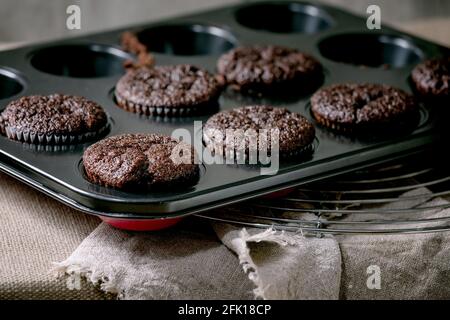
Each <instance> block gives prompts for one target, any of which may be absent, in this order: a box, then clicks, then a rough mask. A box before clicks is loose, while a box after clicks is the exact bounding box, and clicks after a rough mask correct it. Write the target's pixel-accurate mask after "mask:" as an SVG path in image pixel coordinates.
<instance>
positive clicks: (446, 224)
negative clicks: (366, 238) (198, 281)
mask: <svg viewBox="0 0 450 320" xmlns="http://www.w3.org/2000/svg"><path fill="white" fill-rule="evenodd" d="M433 158H434V156H433V155H432V154H423V155H420V156H415V157H410V158H406V159H402V160H397V161H394V162H390V163H388V164H384V165H378V166H374V167H370V168H368V169H364V170H358V171H355V172H352V173H349V174H344V175H341V176H338V177H334V178H331V179H328V180H324V181H320V182H315V183H311V184H307V185H302V186H300V187H298V188H296V189H294V190H293V191H292V192H290V193H289V194H287V195H285V196H283V197H280V198H259V199H256V200H251V201H247V202H243V203H240V204H238V205H234V206H230V207H226V208H224V209H221V210H216V211H213V212H208V213H207V214H197V216H198V217H201V218H204V219H209V220H213V221H219V222H225V223H230V224H235V225H240V226H245V227H255V228H268V227H272V228H274V229H278V230H286V231H293V232H299V233H302V234H308V235H316V236H322V235H324V234H375V233H379V234H400V233H426V232H441V231H449V230H450V172H449V171H450V170H449V168H448V165H446V164H448V163H450V162H447V161H443V160H442V159H441V160H440V161H436V160H434V159H433Z"/></svg>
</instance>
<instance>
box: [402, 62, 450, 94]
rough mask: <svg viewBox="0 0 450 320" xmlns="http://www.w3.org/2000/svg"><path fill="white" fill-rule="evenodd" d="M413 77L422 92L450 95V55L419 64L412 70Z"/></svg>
mask: <svg viewBox="0 0 450 320" xmlns="http://www.w3.org/2000/svg"><path fill="white" fill-rule="evenodd" d="M411 78H412V79H413V81H414V83H415V85H416V88H417V89H418V91H419V92H420V93H422V94H426V95H432V96H438V97H450V57H446V58H441V59H430V60H426V61H424V62H422V63H420V64H418V65H417V66H416V67H415V68H414V69H413V71H412V72H411Z"/></svg>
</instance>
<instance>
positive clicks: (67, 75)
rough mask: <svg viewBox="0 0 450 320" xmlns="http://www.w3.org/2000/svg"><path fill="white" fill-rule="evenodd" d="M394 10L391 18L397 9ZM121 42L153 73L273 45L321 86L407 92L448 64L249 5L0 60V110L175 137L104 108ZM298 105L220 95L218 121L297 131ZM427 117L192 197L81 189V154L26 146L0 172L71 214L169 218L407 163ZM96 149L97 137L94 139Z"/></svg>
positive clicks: (233, 177)
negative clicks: (71, 116) (70, 108)
mask: <svg viewBox="0 0 450 320" xmlns="http://www.w3.org/2000/svg"><path fill="white" fill-rule="evenodd" d="M399 10H400V8H399ZM126 30H131V31H137V32H139V33H138V35H139V38H140V40H141V41H142V42H144V43H146V44H147V45H148V47H149V49H150V50H151V51H152V52H153V53H154V54H155V57H156V61H157V64H159V65H164V64H180V63H190V64H194V65H198V66H201V67H204V68H206V69H208V70H209V71H211V72H214V71H215V65H216V61H217V59H218V57H219V56H220V54H222V53H224V52H226V51H227V50H229V49H231V48H232V47H234V46H237V45H247V44H274V45H284V46H289V47H294V48H298V49H300V50H302V51H304V52H308V53H311V54H313V55H314V56H315V57H316V58H318V59H319V60H320V62H321V63H322V64H323V66H324V68H325V78H324V83H323V85H330V84H333V83H339V82H376V83H385V84H389V85H393V86H396V87H399V88H402V89H404V90H406V91H409V92H411V87H410V83H409V74H410V71H411V69H412V68H413V67H414V65H415V64H417V63H418V62H420V61H421V60H423V59H425V58H429V57H435V56H441V55H444V54H448V49H447V48H444V47H441V46H439V45H436V44H433V43H430V42H428V41H424V40H422V39H418V38H416V37H413V36H409V35H405V34H404V33H401V32H398V31H395V30H393V29H391V28H388V27H384V26H383V28H382V30H376V31H370V30H368V29H367V28H366V21H365V18H362V17H357V16H354V15H352V14H349V13H347V12H344V11H342V10H338V9H335V8H332V7H328V6H317V5H315V4H314V5H310V4H307V3H296V2H286V3H280V2H276V3H269V2H264V3H254V4H246V5H241V6H230V7H226V8H221V9H217V10H212V11H208V12H202V13H198V14H191V15H187V16H184V17H179V18H175V19H171V20H168V21H164V22H160V23H153V24H144V25H139V26H133V27H128V28H122V29H118V30H114V31H108V32H102V33H98V34H93V35H88V36H83V37H79V38H71V39H67V40H63V41H57V42H51V43H45V44H40V45H32V46H27V47H22V48H18V49H14V50H10V51H5V52H0V66H1V67H0V99H1V100H0V105H1V107H2V109H3V108H5V106H6V105H7V104H8V102H10V101H12V100H14V99H17V98H18V97H20V96H24V95H32V94H50V93H65V94H75V95H81V96H85V97H87V98H88V99H91V100H94V101H96V102H98V103H99V104H101V105H102V106H103V107H104V108H105V110H106V112H107V113H108V115H109V125H110V129H109V132H108V134H107V135H108V136H111V135H116V134H121V133H130V132H153V133H160V134H166V135H170V134H171V133H172V131H173V130H174V129H177V128H186V129H188V130H189V131H190V132H191V135H192V137H194V136H197V137H198V136H199V132H193V131H194V129H193V121H194V120H201V121H203V122H205V121H206V120H207V119H208V117H209V116H210V115H203V116H195V117H187V118H164V117H145V116H140V115H137V114H133V113H129V112H126V111H124V110H122V109H120V108H119V107H117V106H116V104H115V102H114V95H113V91H114V86H115V84H116V82H117V81H118V79H119V78H120V77H121V75H122V74H123V73H124V71H123V68H122V63H123V61H124V60H126V59H133V58H134V57H133V56H132V55H130V54H128V53H126V52H123V51H122V50H121V49H120V46H119V39H120V34H121V33H122V32H123V31H126ZM309 98H310V95H307V96H303V97H291V96H283V97H278V98H275V97H272V98H254V97H253V98H251V97H248V96H242V95H240V94H237V93H231V92H229V91H227V92H225V93H224V94H223V95H222V97H221V99H220V110H226V109H230V108H233V107H239V106H242V105H245V104H261V103H264V104H272V105H275V106H285V107H287V108H289V109H290V110H291V111H295V112H299V113H301V114H303V115H305V116H307V117H308V118H309V119H311V115H310V112H309V103H308V102H309ZM441 112H442V109H440V108H439V106H435V105H434V106H433V105H426V104H422V106H421V119H420V123H419V124H418V125H417V127H415V128H414V129H412V130H411V131H410V132H407V133H405V132H402V133H401V134H387V135H386V134H385V135H380V134H379V133H380V132H382V131H384V128H380V130H376V131H377V132H373V134H369V135H365V136H364V137H359V138H358V137H352V136H346V135H341V134H335V133H333V132H331V131H329V130H327V129H324V128H320V127H317V137H316V141H315V144H314V149H315V150H314V153H313V154H312V156H310V157H309V158H307V159H305V158H298V159H292V160H287V161H281V163H280V169H279V172H278V173H277V174H276V175H268V176H264V175H260V171H259V168H258V167H257V166H256V167H255V166H246V165H202V174H201V178H200V181H199V182H198V184H197V185H195V186H192V187H189V188H187V189H186V190H184V191H178V192H156V191H154V192H141V193H139V192H124V191H119V190H115V189H110V188H104V187H101V186H98V185H95V184H92V183H90V182H88V181H87V180H86V178H85V176H84V172H83V166H82V162H81V157H82V154H83V150H84V149H85V148H86V147H87V146H88V145H89V144H90V143H92V142H89V143H86V144H82V145H70V146H58V147H49V146H35V145H29V144H26V143H20V142H16V141H11V140H9V139H7V138H6V137H3V136H2V137H0V169H1V170H3V171H5V172H7V173H9V174H11V175H13V176H15V177H16V178H18V179H20V180H22V181H24V182H26V183H28V184H30V185H32V186H33V187H35V188H37V189H39V190H41V191H43V192H45V193H47V194H49V195H51V196H52V197H55V198H57V199H58V200H60V201H62V202H63V203H65V204H67V205H70V206H73V207H75V208H77V209H79V210H82V211H85V212H88V213H92V214H97V215H104V216H111V217H120V218H147V219H151V218H161V217H175V216H181V215H186V214H189V213H194V212H199V211H202V210H206V209H210V208H214V207H218V206H222V205H225V204H228V203H233V202H237V201H241V200H244V199H248V198H251V197H256V196H260V195H263V194H268V193H270V192H273V191H277V190H281V189H283V188H287V187H289V186H294V185H298V184H302V183H306V182H310V181H312V180H317V179H321V178H325V177H329V176H331V175H334V174H338V173H342V172H344V171H349V170H353V169H356V168H360V167H364V166H367V165H369V164H373V163H376V162H382V161H387V160H390V159H392V158H396V157H402V156H406V155H410V154H412V153H415V152H418V151H419V150H421V149H423V148H424V147H425V146H427V145H429V144H431V143H433V142H436V141H438V139H439V137H441V135H442V132H443V131H441V130H440V129H439V121H436V119H438V118H439V115H440V114H441ZM99 138H100V137H99Z"/></svg>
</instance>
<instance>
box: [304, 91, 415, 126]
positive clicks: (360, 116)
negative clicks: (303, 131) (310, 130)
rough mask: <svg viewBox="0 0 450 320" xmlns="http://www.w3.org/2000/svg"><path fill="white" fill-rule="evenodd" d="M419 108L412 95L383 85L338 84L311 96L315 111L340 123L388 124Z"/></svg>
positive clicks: (312, 107)
mask: <svg viewBox="0 0 450 320" xmlns="http://www.w3.org/2000/svg"><path fill="white" fill-rule="evenodd" d="M416 109H417V105H416V103H415V101H414V98H413V96H412V95H410V94H408V93H406V92H405V91H403V90H401V89H397V88H394V87H391V86H387V85H381V84H349V83H345V84H335V85H331V86H329V87H326V88H323V89H320V90H319V91H317V92H316V93H315V94H314V95H313V96H312V97H311V110H312V112H313V114H316V115H319V116H320V117H323V118H325V119H327V120H329V121H332V122H336V123H340V124H350V125H353V124H367V123H380V122H388V121H391V120H393V119H396V118H397V117H399V116H402V115H405V114H407V113H409V112H411V111H414V110H416Z"/></svg>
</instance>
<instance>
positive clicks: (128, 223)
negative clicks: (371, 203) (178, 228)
mask: <svg viewBox="0 0 450 320" xmlns="http://www.w3.org/2000/svg"><path fill="white" fill-rule="evenodd" d="M294 190H295V188H288V189H285V190H280V191H277V192H274V193H270V194H268V195H266V196H264V198H268V199H273V198H280V197H284V196H286V195H288V194H289V193H291V192H292V191H294ZM100 219H102V221H103V222H105V223H107V224H109V225H110V226H112V227H114V228H117V229H121V230H127V231H157V230H162V229H166V228H170V227H173V226H174V225H176V224H177V223H178V222H180V221H181V220H183V218H182V217H181V218H169V219H152V220H141V219H119V218H110V217H100Z"/></svg>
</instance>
